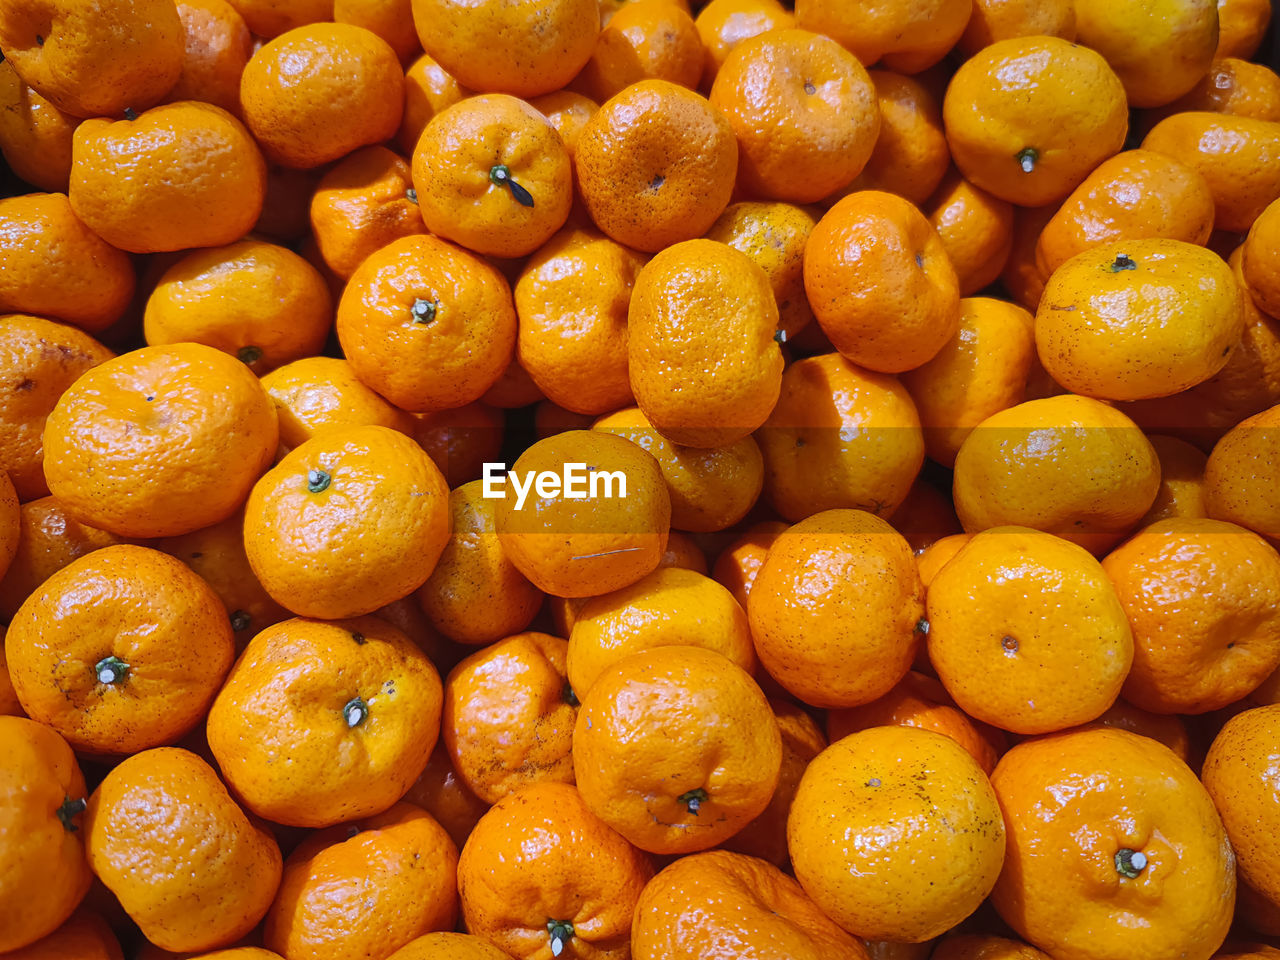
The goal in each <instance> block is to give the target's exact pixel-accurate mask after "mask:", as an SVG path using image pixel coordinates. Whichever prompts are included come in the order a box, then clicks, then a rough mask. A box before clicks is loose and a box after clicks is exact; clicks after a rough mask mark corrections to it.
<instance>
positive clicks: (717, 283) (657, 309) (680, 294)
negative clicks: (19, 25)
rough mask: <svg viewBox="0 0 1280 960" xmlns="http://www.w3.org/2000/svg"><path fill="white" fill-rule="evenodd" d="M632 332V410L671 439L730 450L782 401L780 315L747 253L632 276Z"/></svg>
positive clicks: (686, 246) (663, 257)
mask: <svg viewBox="0 0 1280 960" xmlns="http://www.w3.org/2000/svg"><path fill="white" fill-rule="evenodd" d="M606 108H607V105H606V107H602V108H601V113H603V112H604V110H605V109H606ZM598 115H599V114H597V116H598ZM579 156H581V153H580V154H579ZM815 229H816V228H815ZM627 326H628V331H627V336H628V342H627V351H628V358H629V371H630V379H631V390H632V392H633V393H634V394H635V398H636V404H637V405H638V406H639V407H640V409H641V410H642V411H643V412H644V415H645V417H646V418H647V419H648V420H649V422H650V423H651V424H652V425H653V427H654V429H656V430H657V431H658V432H659V433H661V434H662V435H663V436H664V437H666V438H667V439H668V440H670V441H672V442H674V443H679V444H683V445H685V446H693V447H723V446H727V445H729V444H731V443H734V442H735V441H737V440H740V439H741V438H742V437H744V436H746V435H747V434H749V433H751V432H752V431H753V430H755V429H756V427H758V426H760V425H761V424H762V423H763V422H764V421H765V418H767V417H768V416H769V412H770V411H771V410H772V409H773V406H774V404H775V403H776V402H777V399H778V391H779V388H780V385H781V381H782V365H783V361H782V352H781V350H780V349H779V348H778V344H777V341H776V339H775V337H774V333H775V331H776V330H777V327H778V307H777V304H776V302H775V301H774V298H773V290H772V287H771V286H770V284H769V277H768V276H767V275H766V274H765V272H764V270H763V269H761V268H760V267H759V266H757V265H756V264H755V263H754V262H753V261H752V260H751V258H750V257H748V256H747V255H746V254H744V253H739V252H738V251H737V250H735V249H733V248H732V247H729V246H727V245H725V244H723V243H717V242H715V241H714V240H689V241H686V242H684V243H678V244H675V245H673V246H671V247H668V248H666V249H665V250H663V251H662V252H661V253H659V254H657V255H656V256H655V257H654V258H653V259H652V260H650V261H649V262H648V263H647V264H645V266H644V268H643V269H642V270H641V271H640V273H639V275H638V276H637V277H636V282H635V286H634V288H633V289H632V293H631V304H630V307H629V310H628V314H627Z"/></svg>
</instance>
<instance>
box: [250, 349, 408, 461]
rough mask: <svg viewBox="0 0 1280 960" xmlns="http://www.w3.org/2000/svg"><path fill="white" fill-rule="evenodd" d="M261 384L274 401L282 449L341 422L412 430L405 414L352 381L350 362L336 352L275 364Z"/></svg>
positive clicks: (334, 427)
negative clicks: (281, 365)
mask: <svg viewBox="0 0 1280 960" xmlns="http://www.w3.org/2000/svg"><path fill="white" fill-rule="evenodd" d="M262 388H263V389H264V390H266V391H267V395H268V396H270V397H271V400H272V402H273V403H274V404H275V408H276V415H277V417H278V419H279V422H280V444H281V446H283V447H285V448H286V449H293V448H294V447H297V446H300V445H301V444H303V443H306V442H307V441H308V440H310V439H311V438H312V437H315V436H318V435H320V434H323V433H327V432H329V431H331V430H341V429H343V428H345V427H363V426H380V427H390V428H391V429H393V430H399V431H400V432H401V433H405V434H411V433H412V432H413V420H412V418H411V417H410V416H409V414H407V413H405V412H404V411H403V410H401V409H400V408H398V407H393V406H392V405H391V404H389V403H387V401H386V400H383V399H382V397H380V396H379V395H378V394H376V393H374V392H373V391H372V390H370V389H369V388H368V387H366V386H365V385H364V384H363V383H361V382H360V381H359V380H357V379H356V375H355V372H354V371H353V370H352V369H351V364H349V363H347V361H346V360H342V359H339V358H337V357H304V358H303V359H301V360H295V361H293V362H292V363H287V364H285V365H284V366H283V367H277V368H276V369H275V370H272V371H271V372H270V373H268V374H266V375H265V376H264V377H263V378H262Z"/></svg>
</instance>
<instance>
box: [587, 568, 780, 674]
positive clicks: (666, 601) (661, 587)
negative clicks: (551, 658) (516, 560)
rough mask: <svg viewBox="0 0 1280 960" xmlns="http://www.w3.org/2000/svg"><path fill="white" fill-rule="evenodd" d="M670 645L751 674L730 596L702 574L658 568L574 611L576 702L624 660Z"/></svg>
mask: <svg viewBox="0 0 1280 960" xmlns="http://www.w3.org/2000/svg"><path fill="white" fill-rule="evenodd" d="M673 645H685V646H696V647H705V648H706V649H708V650H714V651H715V652H716V653H718V654H720V655H721V656H723V657H725V658H726V659H727V660H729V661H731V662H733V663H735V664H737V665H738V666H739V667H741V668H742V669H743V670H745V671H747V672H748V673H751V672H752V671H754V670H755V666H756V654H755V650H754V648H753V647H752V645H751V629H750V627H749V626H748V624H747V614H746V612H745V611H744V610H743V609H742V607H741V606H740V605H739V604H738V602H737V601H736V600H735V599H734V598H733V595H732V594H730V593H729V591H728V590H726V589H725V588H724V587H722V586H721V585H720V584H718V583H716V581H714V580H712V579H711V578H709V577H707V576H705V575H703V574H700V573H695V572H694V571H692V570H683V569H680V568H677V567H659V568H658V569H657V570H655V571H653V573H651V574H649V575H648V576H647V577H644V578H643V579H641V580H638V581H636V582H635V583H633V584H631V586H629V587H623V588H622V589H621V590H615V591H613V592H612V593H606V594H603V595H601V596H598V597H592V598H591V599H589V600H588V601H587V602H586V603H585V604H583V606H582V607H581V609H579V610H578V612H577V615H576V616H575V617H574V621H573V627H572V630H571V632H570V634H569V648H568V676H569V681H570V682H571V683H572V684H573V690H574V692H575V693H576V694H577V695H578V697H579V698H580V699H581V698H582V697H585V696H586V695H587V693H588V692H589V691H590V690H591V688H592V686H594V684H595V682H596V681H597V680H598V679H599V678H600V676H601V675H602V674H603V673H604V672H605V671H606V670H607V669H608V668H609V667H611V666H613V665H614V664H615V663H617V662H618V661H619V660H621V659H622V658H623V657H626V656H629V655H630V654H633V653H638V652H640V651H641V650H651V649H654V648H655V647H665V646H673Z"/></svg>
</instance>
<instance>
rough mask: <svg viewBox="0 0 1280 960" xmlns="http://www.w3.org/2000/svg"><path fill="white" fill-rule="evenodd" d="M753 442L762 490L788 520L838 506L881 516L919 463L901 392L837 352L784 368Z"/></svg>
mask: <svg viewBox="0 0 1280 960" xmlns="http://www.w3.org/2000/svg"><path fill="white" fill-rule="evenodd" d="M756 438H757V440H758V441H759V443H760V449H761V452H762V453H763V454H764V481H765V492H766V494H767V496H768V499H769V501H770V503H772V504H773V507H774V509H775V510H777V511H778V513H780V514H781V515H782V516H784V517H786V518H787V519H789V520H801V519H803V518H805V517H807V516H811V515H812V514H815V513H817V512H819V511H821V510H832V509H836V508H842V507H852V508H857V509H859V510H868V511H870V512H872V513H875V514H877V515H879V514H886V515H887V514H888V513H890V512H891V511H892V510H893V509H894V508H896V507H897V506H898V505H899V504H900V503H902V501H903V499H904V498H905V497H906V496H907V493H908V491H909V490H910V489H911V483H912V481H913V480H915V478H916V474H917V473H919V471H920V465H921V463H922V462H923V461H924V440H923V437H922V434H921V431H920V419H919V416H918V415H917V413H916V408H915V404H913V403H912V402H911V397H910V396H909V395H908V394H907V391H906V389H905V388H904V387H903V386H902V384H901V383H899V382H898V381H897V380H896V379H895V378H894V377H891V376H889V375H887V374H882V373H873V372H871V371H868V370H863V369H861V368H859V367H856V366H854V365H853V364H852V363H850V362H849V361H848V360H846V359H845V358H844V357H843V356H841V355H840V354H838V353H827V354H822V355H821V356H817V357H806V358H805V359H803V360H797V361H795V362H794V363H792V364H791V365H790V366H789V367H787V369H786V372H784V373H783V375H782V393H781V396H779V398H778V403H777V406H775V407H774V408H773V412H772V413H771V414H770V415H769V419H768V420H766V421H765V423H764V425H763V426H762V427H761V428H760V429H759V430H758V431H756Z"/></svg>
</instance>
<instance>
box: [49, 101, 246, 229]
mask: <svg viewBox="0 0 1280 960" xmlns="http://www.w3.org/2000/svg"><path fill="white" fill-rule="evenodd" d="M71 155H72V163H71V185H70V187H69V188H68V191H67V196H68V197H69V198H70V200H71V207H72V209H73V210H75V212H76V216H78V217H79V218H80V219H81V220H83V221H84V222H85V224H86V225H87V226H88V227H89V228H90V229H91V230H93V231H94V232H95V233H96V234H98V235H99V236H100V237H102V239H103V240H106V241H107V242H108V243H110V244H111V245H112V246H115V247H118V248H120V249H121V250H127V251H129V252H130V253H159V252H167V251H171V250H186V249H187V248H189V247H213V246H219V245H221V244H225V243H232V242H234V241H236V240H239V239H240V238H241V237H243V236H244V235H245V233H247V232H248V231H249V229H250V228H251V227H252V226H253V224H254V222H255V221H256V220H257V219H258V215H259V214H260V213H262V203H263V198H264V196H265V195H266V188H267V166H266V163H264V162H263V159H262V154H261V153H260V152H259V150H258V146H257V144H256V143H255V142H254V139H253V137H252V136H250V135H249V131H248V130H246V129H245V127H244V125H243V124H241V123H240V121H239V120H237V119H236V118H235V117H234V116H232V115H231V114H230V113H228V112H227V111H226V110H223V109H222V108H221V107H215V106H213V105H212V104H209V103H200V102H199V101H196V100H184V101H181V102H179V103H169V104H164V105H163V106H159V107H152V108H151V109H150V110H148V111H146V112H145V113H142V114H139V115H138V116H137V118H136V119H134V120H118V121H112V120H106V119H92V120H86V121H85V122H84V123H82V124H80V126H78V127H76V132H75V138H74V142H73V146H72V154H71Z"/></svg>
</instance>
